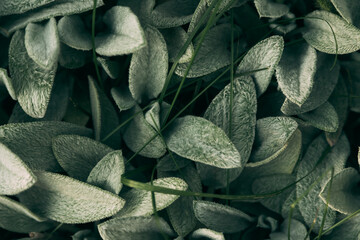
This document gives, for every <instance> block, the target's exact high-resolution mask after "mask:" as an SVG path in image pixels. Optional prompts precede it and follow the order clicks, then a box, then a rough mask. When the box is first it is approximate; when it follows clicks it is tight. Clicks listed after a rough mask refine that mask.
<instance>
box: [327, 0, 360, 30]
mask: <svg viewBox="0 0 360 240" xmlns="http://www.w3.org/2000/svg"><path fill="white" fill-rule="evenodd" d="M331 3H332V4H333V5H334V7H335V8H336V10H337V11H338V13H340V15H341V16H342V17H343V18H344V19H345V20H346V21H347V22H348V23H351V24H352V25H354V26H355V27H357V28H359V27H360V14H359V8H360V2H359V1H351V0H331Z"/></svg>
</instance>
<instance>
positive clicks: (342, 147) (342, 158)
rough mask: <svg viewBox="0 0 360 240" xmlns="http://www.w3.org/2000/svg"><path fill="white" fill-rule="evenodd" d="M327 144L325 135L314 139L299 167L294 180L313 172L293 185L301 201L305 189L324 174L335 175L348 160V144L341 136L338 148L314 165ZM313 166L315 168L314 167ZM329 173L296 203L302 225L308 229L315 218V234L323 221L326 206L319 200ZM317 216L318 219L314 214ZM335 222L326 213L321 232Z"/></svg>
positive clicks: (329, 210) (329, 213) (328, 213)
mask: <svg viewBox="0 0 360 240" xmlns="http://www.w3.org/2000/svg"><path fill="white" fill-rule="evenodd" d="M328 147H329V146H328V144H327V142H326V139H325V137H324V135H320V136H319V137H317V138H316V139H315V140H314V141H313V142H312V143H311V145H310V146H309V147H308V149H307V151H306V153H305V155H304V157H303V159H302V161H301V162H300V164H299V167H298V171H297V175H296V179H297V180H299V179H300V178H302V177H303V176H305V175H307V174H308V173H310V171H312V170H313V169H314V168H315V169H314V171H312V172H311V173H310V174H309V175H308V176H307V177H306V178H304V179H302V180H301V181H300V182H298V183H297V184H296V196H297V197H300V196H301V195H302V194H303V193H304V192H305V191H307V189H308V187H310V185H311V184H313V182H314V181H315V180H316V179H317V178H318V177H319V176H321V175H322V174H323V173H324V172H325V171H328V170H329V169H331V168H334V172H335V174H337V173H338V172H340V171H341V170H342V169H343V168H344V166H345V162H346V160H347V158H348V157H349V154H350V146H349V142H348V140H347V138H346V136H345V135H344V134H342V135H341V137H340V139H339V141H338V142H337V144H336V145H335V146H334V147H333V148H332V149H331V151H330V152H329V153H328V154H327V155H326V156H325V158H324V159H322V161H321V162H319V163H318V164H317V161H319V159H320V158H321V156H322V154H323V152H324V151H325V150H326V149H327V148H328ZM315 166H316V167H315ZM330 175H331V173H330V172H328V174H327V176H325V177H324V178H323V179H321V181H320V182H319V183H318V184H316V185H315V187H313V188H312V189H311V191H310V192H309V193H308V194H307V195H306V196H305V197H304V198H303V199H302V200H301V201H300V202H299V209H300V212H301V215H302V216H303V217H304V220H305V223H306V224H307V225H308V226H311V224H312V223H313V221H314V218H315V217H316V216H317V221H316V223H315V225H314V232H318V231H319V229H320V225H321V222H322V220H323V216H324V215H323V214H321V213H323V212H324V209H325V207H326V204H325V203H324V202H323V201H322V200H321V198H320V197H319V193H320V192H321V189H322V186H323V185H324V184H325V183H326V182H327V180H328V179H329V178H330ZM317 212H319V214H318V215H317V214H316V213H317ZM334 221H335V212H334V211H332V210H331V209H328V211H327V215H326V219H325V223H324V224H325V225H324V229H327V228H328V227H330V226H331V225H332V224H334Z"/></svg>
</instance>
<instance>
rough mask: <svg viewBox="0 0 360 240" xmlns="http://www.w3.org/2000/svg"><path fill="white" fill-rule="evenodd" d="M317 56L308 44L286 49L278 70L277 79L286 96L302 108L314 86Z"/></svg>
mask: <svg viewBox="0 0 360 240" xmlns="http://www.w3.org/2000/svg"><path fill="white" fill-rule="evenodd" d="M316 62H317V55H316V51H315V49H314V48H312V47H311V46H309V45H308V44H301V45H300V46H298V45H296V46H290V47H287V48H285V50H284V53H283V56H282V57H281V60H280V62H279V65H278V66H277V68H276V77H277V80H278V83H279V87H280V88H281V91H282V92H283V93H284V95H285V96H286V97H287V98H288V99H289V100H290V101H291V102H293V103H296V104H297V105H299V106H301V105H302V104H304V102H305V101H306V99H307V98H308V97H309V95H310V93H311V90H312V88H313V85H314V76H315V73H316V70H317V68H316Z"/></svg>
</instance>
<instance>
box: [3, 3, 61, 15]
mask: <svg viewBox="0 0 360 240" xmlns="http://www.w3.org/2000/svg"><path fill="white" fill-rule="evenodd" d="M53 1H55V0H41V1H39V0H28V1H22V0H15V1H14V0H3V1H1V2H0V16H6V15H12V14H20V13H24V12H26V11H29V10H31V9H34V8H37V7H40V6H43V5H45V4H48V3H51V2H53Z"/></svg>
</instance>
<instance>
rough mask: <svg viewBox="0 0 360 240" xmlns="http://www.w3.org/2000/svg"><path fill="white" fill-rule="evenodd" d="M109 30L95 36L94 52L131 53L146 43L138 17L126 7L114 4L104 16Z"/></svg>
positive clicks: (107, 53)
mask: <svg viewBox="0 0 360 240" xmlns="http://www.w3.org/2000/svg"><path fill="white" fill-rule="evenodd" d="M103 21H104V23H105V24H106V25H107V28H108V29H109V32H104V33H99V34H98V35H97V36H96V38H95V48H96V52H97V53H98V54H100V55H103V56H109V57H110V56H116V55H124V54H130V53H133V52H135V51H137V50H139V49H141V48H143V47H145V45H146V40H145V37H144V32H143V30H142V28H141V26H140V22H139V19H138V18H137V17H136V15H135V14H134V13H133V12H132V11H131V10H130V8H128V7H122V6H115V7H112V8H111V9H109V10H108V11H107V12H106V13H105V15H104V17H103Z"/></svg>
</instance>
